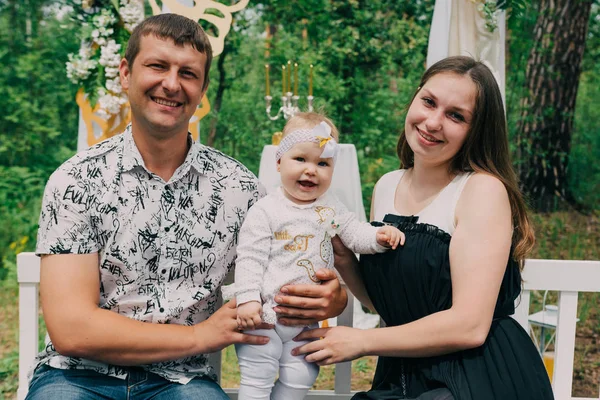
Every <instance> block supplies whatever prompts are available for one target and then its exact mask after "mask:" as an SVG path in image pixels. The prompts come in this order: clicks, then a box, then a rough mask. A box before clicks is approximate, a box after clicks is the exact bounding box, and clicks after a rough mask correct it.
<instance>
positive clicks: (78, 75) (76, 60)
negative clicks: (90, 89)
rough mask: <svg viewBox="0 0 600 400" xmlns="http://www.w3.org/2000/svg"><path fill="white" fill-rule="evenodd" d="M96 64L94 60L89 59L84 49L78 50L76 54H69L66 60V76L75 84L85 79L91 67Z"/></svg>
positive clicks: (93, 67) (94, 66)
mask: <svg viewBox="0 0 600 400" xmlns="http://www.w3.org/2000/svg"><path fill="white" fill-rule="evenodd" d="M96 66H97V64H96V61H94V60H90V59H89V58H88V57H87V53H86V52H85V51H82V50H80V51H79V55H78V56H74V55H73V54H69V61H67V78H69V80H70V81H71V82H73V83H75V84H77V83H79V82H80V81H83V80H85V79H86V78H87V77H88V76H90V74H91V72H92V70H93V69H95V68H96Z"/></svg>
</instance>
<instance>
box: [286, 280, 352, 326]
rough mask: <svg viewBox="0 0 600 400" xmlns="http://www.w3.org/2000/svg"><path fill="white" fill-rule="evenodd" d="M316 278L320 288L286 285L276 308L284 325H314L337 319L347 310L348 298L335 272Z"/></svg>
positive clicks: (317, 286)
mask: <svg viewBox="0 0 600 400" xmlns="http://www.w3.org/2000/svg"><path fill="white" fill-rule="evenodd" d="M316 276H317V278H318V279H320V280H321V284H320V285H286V286H284V287H282V288H281V291H280V293H279V294H278V295H277V296H275V301H276V302H277V304H278V306H277V307H275V308H274V310H275V312H276V313H277V314H278V315H279V323H281V324H283V325H289V326H296V325H310V324H314V323H316V322H319V321H322V320H324V319H327V318H331V317H337V316H338V315H340V314H341V313H342V311H344V308H346V303H347V302H348V294H347V293H346V289H344V288H343V287H342V286H341V285H340V281H339V280H338V279H337V276H336V274H335V272H334V271H331V270H328V269H320V270H318V271H317V272H316Z"/></svg>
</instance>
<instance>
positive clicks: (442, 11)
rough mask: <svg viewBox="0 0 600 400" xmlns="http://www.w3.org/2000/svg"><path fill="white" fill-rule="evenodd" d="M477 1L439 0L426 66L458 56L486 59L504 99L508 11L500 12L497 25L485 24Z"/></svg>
mask: <svg viewBox="0 0 600 400" xmlns="http://www.w3.org/2000/svg"><path fill="white" fill-rule="evenodd" d="M479 4H480V3H479V2H478V1H476V2H473V1H471V0H436V2H435V7H434V11H433V19H432V21H431V30H430V33H429V46H428V49H427V67H428V68H429V67H430V66H431V65H432V64H434V63H435V62H437V61H439V60H441V59H443V58H446V57H449V56H457V55H466V56H471V57H473V58H475V59H477V60H480V61H483V62H484V63H485V64H486V65H487V66H488V67H490V69H491V70H492V72H493V73H494V76H495V77H496V80H497V81H498V86H500V91H501V92H502V99H503V101H504V85H505V70H504V55H505V40H506V26H505V12H504V11H501V12H497V15H496V18H497V27H496V29H495V30H494V31H493V32H490V30H489V29H488V28H487V27H486V24H485V18H484V15H483V12H482V11H480V10H479V9H478V5H479Z"/></svg>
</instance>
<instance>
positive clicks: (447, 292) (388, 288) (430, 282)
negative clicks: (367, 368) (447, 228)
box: [353, 214, 554, 400]
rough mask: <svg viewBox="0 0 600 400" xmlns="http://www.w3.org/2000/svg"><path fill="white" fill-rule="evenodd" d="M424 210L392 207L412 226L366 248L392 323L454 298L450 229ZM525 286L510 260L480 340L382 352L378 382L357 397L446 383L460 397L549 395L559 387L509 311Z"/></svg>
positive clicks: (493, 399) (525, 399) (365, 273)
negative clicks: (427, 218) (395, 243)
mask: <svg viewBox="0 0 600 400" xmlns="http://www.w3.org/2000/svg"><path fill="white" fill-rule="evenodd" d="M417 219H418V217H397V216H392V215H389V214H388V215H386V218H385V219H384V221H386V222H392V223H394V224H395V225H397V226H398V228H399V229H400V230H402V231H403V232H404V233H405V234H406V243H405V245H404V246H403V247H402V246H400V247H398V248H397V249H396V250H394V251H388V252H386V253H380V254H375V255H369V256H366V255H363V256H361V261H360V265H361V268H360V269H361V274H362V278H363V280H364V283H365V286H366V289H367V292H368V294H369V297H370V298H371V300H372V302H373V305H374V306H375V308H376V310H377V312H378V313H379V315H381V317H382V318H383V320H384V321H385V323H386V325H387V326H396V325H402V324H406V323H409V322H412V321H415V320H418V319H420V318H423V317H425V316H427V315H430V314H432V313H435V312H438V311H442V310H446V309H448V308H450V306H451V304H452V284H451V281H450V259H449V245H450V239H451V236H450V235H449V234H448V233H446V232H444V231H442V230H440V229H438V228H437V227H436V226H433V225H429V224H422V223H418V221H417ZM520 290H521V275H520V272H519V267H518V264H517V263H516V262H514V261H509V263H508V265H507V267H506V272H505V274H504V279H503V281H502V285H501V287H500V294H499V296H498V301H497V303H496V309H495V312H494V319H493V322H492V325H491V328H490V332H489V335H488V337H487V339H486V341H485V343H484V344H483V345H482V346H480V347H477V348H474V349H469V350H462V351H458V352H455V353H451V354H447V355H442V356H434V357H424V358H398V357H379V361H378V363H377V370H376V372H375V378H374V381H373V386H372V388H371V390H370V391H368V392H361V393H357V394H356V395H355V396H354V397H353V399H355V400H358V399H378V400H383V399H386V400H388V399H407V398H408V399H410V398H415V397H417V396H419V395H420V394H422V393H423V392H426V391H429V390H433V389H436V388H440V387H446V388H448V389H449V390H450V392H451V393H452V395H453V396H454V398H455V399H456V400H548V399H553V398H554V397H553V394H552V388H551V386H550V381H549V379H548V375H547V373H546V370H545V369H544V365H543V363H542V360H541V357H540V355H539V353H538V352H537V349H536V348H535V346H534V345H533V342H532V341H531V339H530V337H529V336H528V334H527V333H526V332H525V331H524V330H523V328H522V327H521V326H520V325H519V324H518V323H517V322H516V321H515V320H514V319H512V318H511V317H509V315H511V314H513V313H514V300H515V299H516V298H517V297H518V296H519V293H520Z"/></svg>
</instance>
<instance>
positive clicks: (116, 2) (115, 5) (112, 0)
mask: <svg viewBox="0 0 600 400" xmlns="http://www.w3.org/2000/svg"><path fill="white" fill-rule="evenodd" d="M110 2H111V3H112V5H113V7H114V8H115V10H117V12H119V0H110Z"/></svg>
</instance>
